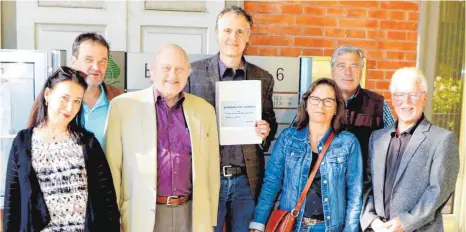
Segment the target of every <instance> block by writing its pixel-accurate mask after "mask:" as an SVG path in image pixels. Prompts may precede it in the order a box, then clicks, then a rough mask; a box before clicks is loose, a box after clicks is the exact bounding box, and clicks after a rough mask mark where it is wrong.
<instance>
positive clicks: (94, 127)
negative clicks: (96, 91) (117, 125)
mask: <svg viewBox="0 0 466 232" xmlns="http://www.w3.org/2000/svg"><path fill="white" fill-rule="evenodd" d="M109 105H110V103H109V101H108V98H107V94H106V93H105V90H104V87H103V85H100V97H99V99H97V102H96V103H95V105H94V107H93V108H92V109H91V108H90V107H89V106H88V105H87V104H86V103H84V102H83V111H82V113H81V116H82V117H83V119H84V128H86V130H88V131H90V132H92V133H94V136H95V137H96V138H97V140H98V141H99V143H100V146H102V147H103V146H104V127H105V121H106V120H107V114H108V107H109Z"/></svg>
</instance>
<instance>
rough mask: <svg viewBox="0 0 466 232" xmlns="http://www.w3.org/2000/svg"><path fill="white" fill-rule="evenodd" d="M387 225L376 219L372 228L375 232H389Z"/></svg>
mask: <svg viewBox="0 0 466 232" xmlns="http://www.w3.org/2000/svg"><path fill="white" fill-rule="evenodd" d="M384 225H385V224H384V223H383V221H382V220H380V218H377V219H375V220H374V221H373V222H372V223H371V228H372V229H373V230H374V231H375V232H379V231H380V232H384V231H388V230H387V228H385V226H384Z"/></svg>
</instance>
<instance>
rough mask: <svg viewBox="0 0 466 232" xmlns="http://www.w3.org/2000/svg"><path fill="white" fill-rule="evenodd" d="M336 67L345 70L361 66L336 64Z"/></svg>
mask: <svg viewBox="0 0 466 232" xmlns="http://www.w3.org/2000/svg"><path fill="white" fill-rule="evenodd" d="M336 66H337V68H338V69H339V70H341V71H343V70H346V69H347V68H350V69H351V70H355V69H359V68H360V67H361V66H360V65H359V64H350V65H348V64H337V65H336Z"/></svg>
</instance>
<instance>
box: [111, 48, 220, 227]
mask: <svg viewBox="0 0 466 232" xmlns="http://www.w3.org/2000/svg"><path fill="white" fill-rule="evenodd" d="M149 70H150V76H151V79H152V81H153V85H152V86H150V87H149V88H147V89H144V90H140V91H136V92H131V93H127V94H123V95H121V96H119V97H117V98H115V99H114V100H113V101H112V102H111V104H110V109H109V116H108V119H107V127H106V132H105V139H106V140H105V141H106V143H105V150H106V156H107V160H108V164H109V166H110V170H111V171H112V176H113V181H114V185H115V190H116V195H117V203H118V205H119V208H120V211H121V223H122V229H123V231H125V232H138V231H154V232H191V231H194V232H206V231H207V232H208V231H213V228H214V226H215V225H216V224H217V206H218V197H219V196H218V194H219V189H220V177H219V176H220V172H219V169H218V164H219V163H220V161H219V143H218V133H217V123H216V121H217V119H216V116H215V110H214V108H213V107H212V106H211V105H210V104H209V103H208V102H206V101H205V100H203V99H202V98H199V97H196V96H194V95H191V94H188V93H184V92H183V91H182V90H183V88H184V87H185V85H186V83H187V80H188V76H189V73H190V72H191V67H190V64H189V60H188V57H187V55H186V52H185V51H184V50H183V49H182V48H181V47H179V46H178V45H173V44H170V45H166V46H163V47H162V48H160V50H159V51H158V52H157V53H156V54H155V55H154V57H153V58H152V59H151V60H150V62H149Z"/></svg>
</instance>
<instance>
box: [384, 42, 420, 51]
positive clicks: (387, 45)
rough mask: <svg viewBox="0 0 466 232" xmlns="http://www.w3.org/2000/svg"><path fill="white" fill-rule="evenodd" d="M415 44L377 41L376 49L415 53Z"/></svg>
mask: <svg viewBox="0 0 466 232" xmlns="http://www.w3.org/2000/svg"><path fill="white" fill-rule="evenodd" d="M416 46H417V44H416V43H415V42H401V41H378V42H377V47H378V48H380V49H389V50H412V51H416V48H417V47H416Z"/></svg>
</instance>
